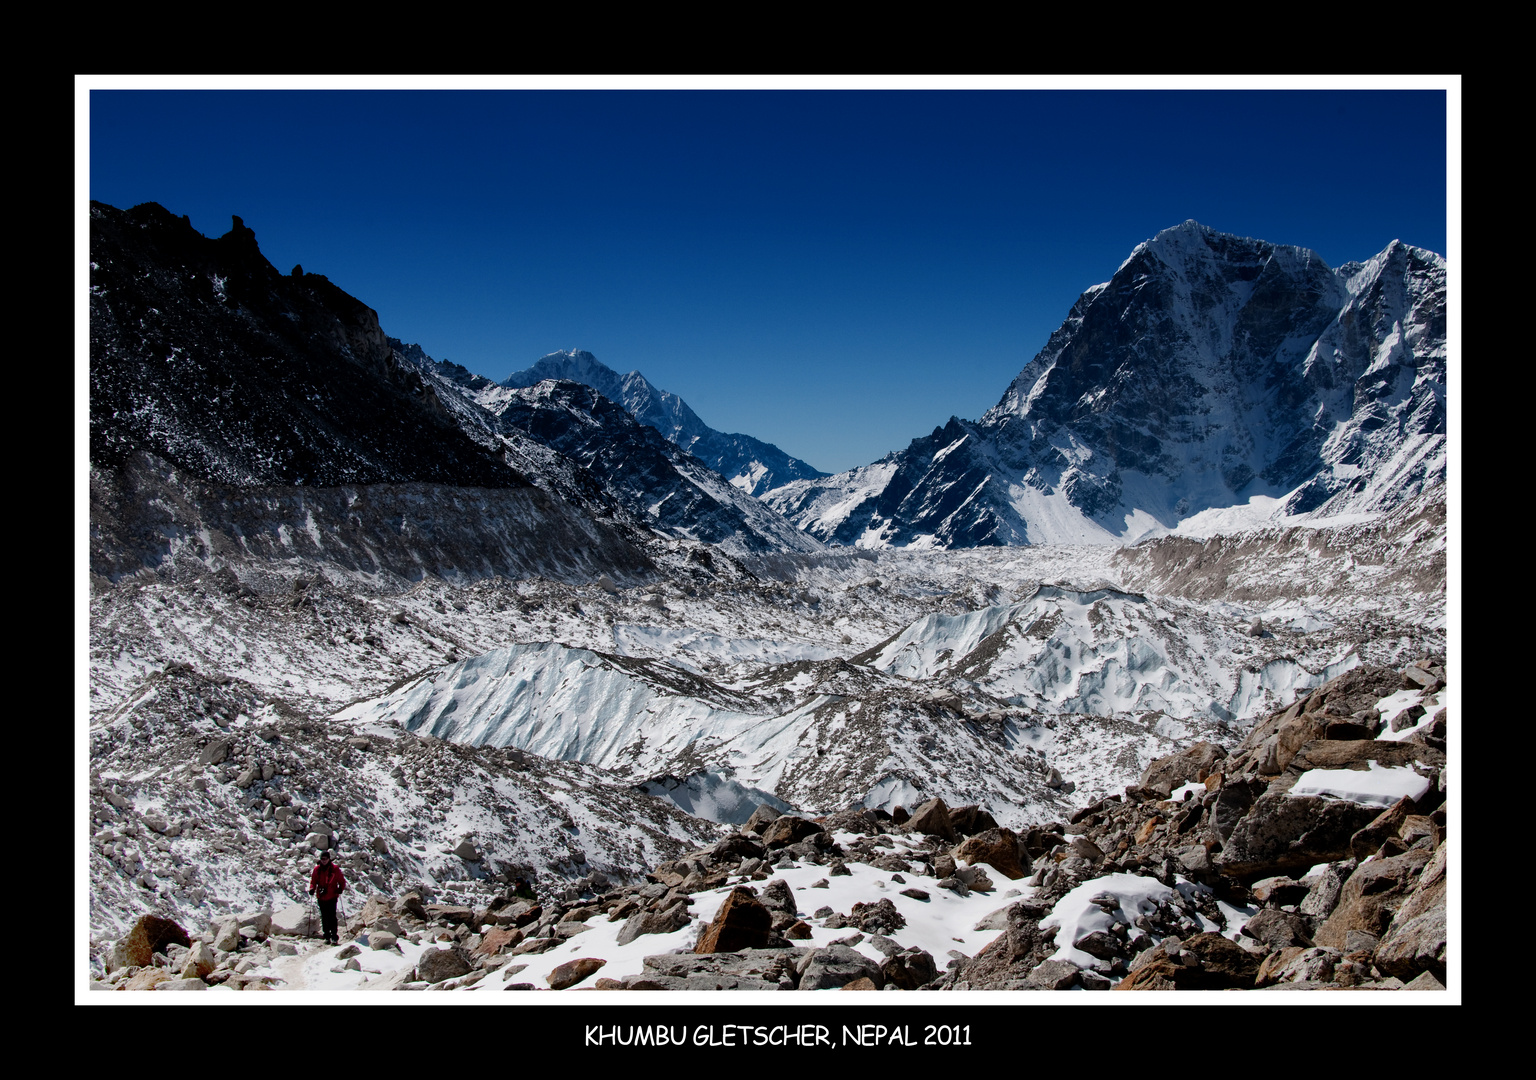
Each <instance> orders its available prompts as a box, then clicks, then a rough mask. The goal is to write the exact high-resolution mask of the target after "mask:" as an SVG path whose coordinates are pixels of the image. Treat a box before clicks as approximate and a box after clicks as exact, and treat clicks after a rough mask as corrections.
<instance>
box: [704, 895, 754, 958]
mask: <svg viewBox="0 0 1536 1080" xmlns="http://www.w3.org/2000/svg"><path fill="white" fill-rule="evenodd" d="M772 932H773V914H772V913H771V912H770V911H769V910H768V909H767V908H766V907H764V906H763V903H762V901H760V900H759V899H758V898H757V897H756V896H755V895H753V893H752V890H751V889H748V888H747V887H745V886H743V885H738V886H737V887H736V888H734V889H732V890H731V895H729V896H727V897H726V898H725V903H723V904H721V905H720V910H719V912H718V913H717V914H716V915H715V919H714V921H713V922H712V923H710V924H709V926H707V927H705V929H704V933H702V934H700V935H699V943H698V945H697V946H695V947H694V950H693V951H694V952H696V953H723V952H738V951H740V950H742V949H761V948H765V947H767V945H768V937H769V935H770V934H771V933H772Z"/></svg>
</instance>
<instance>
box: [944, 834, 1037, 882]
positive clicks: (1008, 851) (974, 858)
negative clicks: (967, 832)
mask: <svg viewBox="0 0 1536 1080" xmlns="http://www.w3.org/2000/svg"><path fill="white" fill-rule="evenodd" d="M1019 852H1020V844H1019V834H1018V833H1016V832H1014V831H1013V830H1012V829H1004V828H995V829H988V830H987V831H986V832H983V833H978V834H977V835H975V836H972V837H970V838H969V839H968V840H966V841H965V843H963V844H961V845H960V846H959V847H958V848H956V849H955V858H957V859H964V860H965V861H966V862H968V863H970V864H971V865H972V866H976V865H977V864H978V863H986V864H987V865H988V866H990V867H992V869H994V870H996V871H997V872H998V873H1000V874H1002V875H1003V877H1005V878H1008V879H1010V880H1012V881H1018V880H1019V879H1020V878H1021V877H1023V876H1024V875H1025V874H1027V873H1029V871H1028V870H1027V869H1026V868H1025V866H1024V863H1023V861H1022V860H1021V859H1020V857H1019Z"/></svg>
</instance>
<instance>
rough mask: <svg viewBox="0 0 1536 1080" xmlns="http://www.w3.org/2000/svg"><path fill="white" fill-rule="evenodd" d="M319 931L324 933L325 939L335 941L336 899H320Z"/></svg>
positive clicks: (336, 935)
mask: <svg viewBox="0 0 1536 1080" xmlns="http://www.w3.org/2000/svg"><path fill="white" fill-rule="evenodd" d="M320 932H321V933H322V934H324V935H325V940H326V941H337V940H339V935H338V934H337V933H336V901H335V900H321V901H320Z"/></svg>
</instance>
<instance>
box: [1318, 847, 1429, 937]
mask: <svg viewBox="0 0 1536 1080" xmlns="http://www.w3.org/2000/svg"><path fill="white" fill-rule="evenodd" d="M1430 857H1431V852H1429V851H1428V850H1426V849H1424V848H1415V849H1414V850H1412V851H1405V852H1403V854H1401V855H1394V856H1392V857H1391V858H1390V859H1375V860H1372V861H1371V862H1368V863H1363V864H1361V866H1360V867H1359V868H1358V869H1357V870H1355V872H1354V873H1353V874H1351V875H1349V880H1348V881H1346V882H1345V883H1344V891H1343V893H1342V894H1340V896H1339V902H1338V905H1337V906H1336V907H1335V908H1334V909H1333V914H1331V915H1329V916H1328V918H1327V920H1326V921H1325V922H1324V923H1323V925H1322V926H1319V927H1318V928H1317V933H1316V935H1314V939H1315V940H1316V942H1317V944H1319V945H1324V946H1327V947H1328V948H1331V949H1340V950H1343V951H1345V952H1347V951H1348V949H1347V948H1346V944H1345V943H1346V940H1347V938H1348V934H1349V932H1350V931H1351V930H1359V931H1362V932H1364V933H1367V934H1371V935H1373V936H1375V937H1380V936H1381V935H1382V934H1384V933H1386V930H1387V927H1388V926H1390V925H1391V923H1392V918H1393V916H1394V915H1396V914H1397V912H1398V909H1399V908H1401V907H1402V906H1403V904H1404V902H1405V901H1406V900H1407V899H1408V897H1409V894H1411V893H1412V892H1413V891H1414V888H1415V887H1416V886H1417V885H1418V883H1419V872H1420V871H1421V870H1423V869H1424V866H1425V864H1426V863H1428V862H1429V860H1430Z"/></svg>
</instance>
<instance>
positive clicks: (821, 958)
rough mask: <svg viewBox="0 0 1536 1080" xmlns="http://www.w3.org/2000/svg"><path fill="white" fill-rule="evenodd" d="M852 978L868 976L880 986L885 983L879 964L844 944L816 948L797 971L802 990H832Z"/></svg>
mask: <svg viewBox="0 0 1536 1080" xmlns="http://www.w3.org/2000/svg"><path fill="white" fill-rule="evenodd" d="M855 979H869V980H870V981H871V982H873V983H874V984H875V988H876V989H879V988H880V987H882V986H884V985H885V976H884V975H883V974H882V973H881V971H880V966H879V965H878V964H876V963H875V962H874V961H873V960H871V959H870V958H869V957H867V956H865V955H864V954H863V953H860V952H855V951H854V950H853V949H850V948H847V947H846V946H843V945H828V946H826V947H825V948H821V949H816V950H814V951H813V952H812V953H811V954H810V957H809V959H808V960H807V961H806V963H805V966H804V968H803V969H802V970H801V972H800V985H799V988H800V989H801V990H831V989H836V988H838V987H841V986H845V985H847V984H848V983H851V982H853V981H854V980H855Z"/></svg>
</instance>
